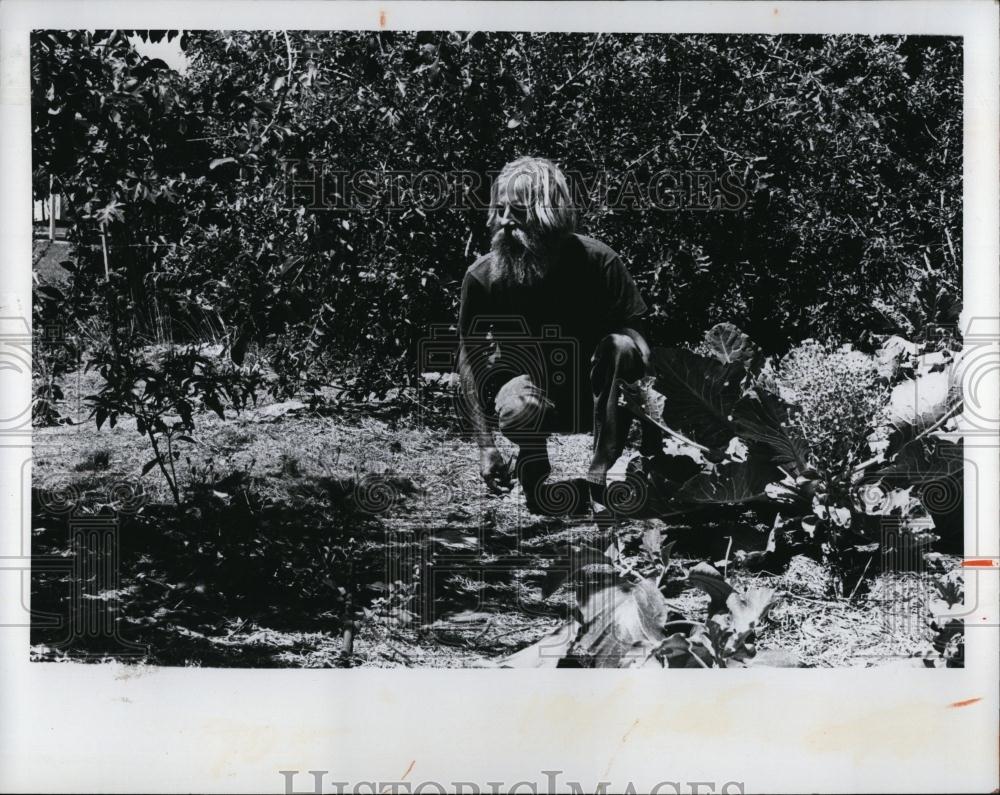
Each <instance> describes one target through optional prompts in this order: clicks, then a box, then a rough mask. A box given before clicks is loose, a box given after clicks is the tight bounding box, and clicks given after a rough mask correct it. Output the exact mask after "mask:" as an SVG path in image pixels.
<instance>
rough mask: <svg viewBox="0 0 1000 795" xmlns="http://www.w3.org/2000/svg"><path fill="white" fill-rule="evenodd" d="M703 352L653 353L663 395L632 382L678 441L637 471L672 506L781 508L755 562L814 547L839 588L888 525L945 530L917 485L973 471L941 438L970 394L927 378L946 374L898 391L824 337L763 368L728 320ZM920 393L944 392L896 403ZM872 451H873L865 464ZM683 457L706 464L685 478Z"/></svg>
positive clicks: (909, 531)
mask: <svg viewBox="0 0 1000 795" xmlns="http://www.w3.org/2000/svg"><path fill="white" fill-rule="evenodd" d="M702 350H703V351H704V353H705V355H701V354H697V353H692V352H691V351H686V350H682V349H677V350H657V351H654V354H653V362H654V365H655V367H656V373H657V375H656V379H655V381H654V383H653V385H652V388H651V391H652V393H653V395H652V397H650V389H648V388H647V389H646V390H645V394H643V391H642V390H638V389H636V388H630V387H628V386H627V385H623V387H622V400H623V402H624V404H625V405H626V406H628V407H629V408H630V409H631V410H632V411H633V413H635V414H636V415H637V416H638V417H639V418H640V420H641V421H643V422H646V423H650V424H652V425H655V426H657V427H659V428H660V429H661V430H662V431H664V432H665V434H666V435H667V437H668V440H669V441H668V446H669V451H670V454H669V455H668V454H667V453H666V452H665V453H664V454H662V455H661V454H657V455H654V456H647V457H645V458H644V459H643V460H642V461H641V465H637V466H636V467H634V471H636V472H639V471H641V472H642V473H643V474H644V475H645V477H646V483H647V487H648V488H649V490H650V491H651V492H653V494H654V496H655V497H656V498H657V499H658V500H659V502H658V505H659V507H660V510H661V511H662V512H664V513H683V512H685V511H692V510H696V509H698V508H702V507H706V506H720V505H727V504H730V505H733V504H749V505H758V506H759V507H760V508H761V509H762V510H768V509H769V510H771V511H772V512H773V513H774V514H775V520H774V528H773V530H772V532H771V536H770V538H769V539H768V545H767V549H766V550H765V551H764V552H762V553H751V554H750V555H749V556H747V560H748V561H749V562H752V563H756V564H757V565H765V562H767V561H769V562H775V563H776V562H777V560H776V559H781V558H784V559H786V560H787V559H788V557H789V556H790V555H791V554H794V553H795V552H797V551H811V552H812V553H813V554H814V555H817V556H819V557H822V558H823V559H825V560H827V561H828V562H830V563H831V564H832V565H833V567H834V569H835V572H836V574H837V575H838V577H837V578H835V584H837V585H839V586H840V587H842V586H843V585H844V578H845V577H846V576H847V575H848V574H849V573H850V572H851V571H853V570H854V569H855V565H856V563H857V562H858V561H859V560H860V559H862V558H864V557H865V556H867V559H868V560H869V561H870V558H871V556H872V554H874V553H875V552H876V551H877V550H879V547H880V544H881V542H882V540H883V533H882V529H883V527H884V526H885V524H886V523H887V522H888V523H892V524H893V526H894V527H898V528H899V529H900V531H901V532H900V534H899V540H898V541H897V542H894V543H901V544H907V543H912V544H917V545H920V544H925V543H927V542H928V541H929V540H932V539H933V538H934V536H933V533H932V532H931V531H932V530H933V526H934V525H933V521H932V520H931V519H930V516H929V514H928V512H927V510H926V509H925V508H924V506H923V505H922V503H921V500H920V498H919V496H918V495H917V494H915V493H914V488H915V487H919V486H923V485H924V484H927V483H929V482H934V481H936V480H941V479H942V478H954V477H955V476H956V474H957V471H958V470H959V469H960V466H961V457H960V456H958V455H957V454H956V452H955V449H954V448H955V447H956V445H955V443H954V442H953V441H951V440H949V439H948V438H946V437H945V436H943V435H942V433H941V431H942V429H943V428H944V427H945V426H946V425H947V423H948V422H949V421H951V420H952V419H953V418H954V417H955V416H956V415H957V413H958V411H959V410H960V407H961V402H960V400H959V398H958V396H957V395H955V393H954V392H953V391H951V390H948V389H947V388H946V389H945V390H944V392H943V393H941V392H940V390H933V389H931V387H932V386H933V385H932V384H922V383H920V382H919V381H920V379H921V378H922V377H924V376H927V377H930V376H932V375H936V374H934V373H923V372H922V371H921V372H919V373H918V374H917V375H916V376H915V377H914V378H904V379H902V380H901V381H900V383H898V384H897V385H896V387H895V388H894V389H892V390H890V388H889V381H888V380H887V379H886V378H885V377H884V376H882V375H880V374H879V372H878V369H877V365H876V359H875V358H874V357H869V356H867V355H865V354H860V353H859V352H857V351H853V350H850V349H844V348H840V349H834V350H828V349H825V348H823V347H822V346H819V345H818V344H816V343H808V344H806V345H804V346H803V347H802V348H800V349H798V350H797V351H793V352H792V353H791V354H790V355H789V357H788V362H787V363H786V362H779V363H778V364H777V366H775V365H773V364H771V363H765V364H761V363H760V359H759V357H756V356H755V355H754V349H753V346H752V343H750V341H749V339H747V338H746V337H745V335H742V334H741V333H740V332H739V331H738V330H737V329H735V328H734V327H731V326H728V325H727V324H723V327H722V328H720V327H716V328H714V329H712V330H711V331H710V332H709V333H708V334H707V335H706V338H705V342H704V344H703V347H702ZM915 393H919V394H921V395H925V394H927V393H930V394H931V395H933V396H934V398H933V399H930V400H924V399H922V400H921V401H920V410H919V411H917V410H916V409H913V407H909V408H910V409H912V410H907V406H906V405H899V404H900V403H901V401H900V400H896V401H895V402H894V397H899V396H905V395H909V394H915ZM902 402H903V403H905V401H902ZM651 409H654V410H655V413H653V412H652V411H651ZM866 448H867V453H868V454H869V457H868V458H867V459H866V460H859V459H860V458H862V456H863V455H864V454H865V451H866ZM678 453H680V455H681V456H686V457H687V458H688V460H689V463H690V464H691V465H695V464H697V470H698V471H697V472H696V473H695V474H693V475H691V474H689V472H690V470H688V472H685V474H684V478H685V479H683V480H681V481H679V482H678V480H674V479H671V478H670V476H669V475H670V474H671V473H672V472H673V473H676V472H678V471H683V470H679V469H678V468H677V466H676V464H674V462H673V460H672V459H675V458H677V457H678ZM872 453H874V454H873V455H872ZM671 466H672V469H671ZM653 473H659V476H658V477H657V476H655V475H654V474H653Z"/></svg>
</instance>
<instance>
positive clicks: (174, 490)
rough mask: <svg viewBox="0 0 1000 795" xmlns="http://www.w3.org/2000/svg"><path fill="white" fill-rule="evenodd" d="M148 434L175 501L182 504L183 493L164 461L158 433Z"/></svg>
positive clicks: (150, 432)
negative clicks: (157, 438)
mask: <svg viewBox="0 0 1000 795" xmlns="http://www.w3.org/2000/svg"><path fill="white" fill-rule="evenodd" d="M146 435H147V436H148V437H149V441H150V442H151V443H152V445H153V455H155V456H156V463H157V464H159V465H160V471H161V472H162V473H163V477H164V478H166V481H167V485H168V486H169V487H170V493H171V494H172V495H173V498H174V502H175V503H177V505H180V504H181V495H180V492H178V491H177V484H176V483H175V482H174V481H173V480H172V479H171V477H170V473H169V472H168V471H167V467H166V466H165V465H164V463H163V454H162V453H161V452H160V446H159V445H158V444H157V443H156V435H155V434H154V433H153V432H152V431H151V430H149V431H147V432H146Z"/></svg>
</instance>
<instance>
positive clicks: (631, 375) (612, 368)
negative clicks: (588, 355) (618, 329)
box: [592, 334, 645, 386]
mask: <svg viewBox="0 0 1000 795" xmlns="http://www.w3.org/2000/svg"><path fill="white" fill-rule="evenodd" d="M644 371H645V365H644V364H643V361H642V351H641V350H640V349H639V345H638V343H637V342H636V341H635V340H634V339H632V337H630V336H629V335H628V334H608V335H607V336H606V337H604V338H603V339H602V340H601V341H600V342H599V343H598V344H597V349H596V350H595V351H594V356H593V373H592V374H593V376H594V377H595V379H599V378H600V376H601V374H607V375H609V376H610V375H611V374H612V373H615V372H617V373H618V376H619V377H620V378H624V379H625V380H628V381H634V380H636V379H638V378H641V377H642V375H643V374H644ZM595 386H596V384H595Z"/></svg>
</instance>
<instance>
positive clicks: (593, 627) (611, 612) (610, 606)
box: [573, 580, 667, 668]
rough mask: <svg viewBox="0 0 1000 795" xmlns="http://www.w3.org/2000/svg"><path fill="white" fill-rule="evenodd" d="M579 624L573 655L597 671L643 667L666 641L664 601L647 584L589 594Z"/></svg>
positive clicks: (625, 585) (623, 585)
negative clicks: (579, 631)
mask: <svg viewBox="0 0 1000 795" xmlns="http://www.w3.org/2000/svg"><path fill="white" fill-rule="evenodd" d="M580 620H581V623H582V631H581V633H580V636H579V638H578V639H577V641H576V643H575V644H574V646H573V653H574V655H579V656H583V657H584V658H587V659H590V660H592V662H593V664H594V665H595V666H596V667H598V668H627V667H632V666H636V665H642V664H644V663H645V662H646V661H647V660H648V659H649V657H650V656H651V655H652V654H653V652H654V651H655V650H656V648H657V647H658V646H659V645H660V644H661V643H662V642H663V641H664V640H665V639H666V637H667V635H666V632H665V631H664V629H663V627H664V624H665V623H666V622H667V605H666V601H665V600H664V598H663V595H662V594H661V593H660V591H659V589H658V588H657V587H656V585H655V584H654V583H653V582H652V581H650V580H641V581H640V582H639V583H636V584H632V583H621V584H618V585H614V586H610V587H607V588H601V589H599V590H596V591H593V592H591V593H590V594H589V595H588V596H587V598H586V599H585V600H584V601H583V603H582V604H581V606H580Z"/></svg>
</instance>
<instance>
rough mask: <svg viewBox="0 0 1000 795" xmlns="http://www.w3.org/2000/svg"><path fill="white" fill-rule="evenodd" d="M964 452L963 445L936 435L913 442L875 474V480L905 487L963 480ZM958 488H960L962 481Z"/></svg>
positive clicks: (907, 444) (902, 448) (906, 445)
mask: <svg viewBox="0 0 1000 795" xmlns="http://www.w3.org/2000/svg"><path fill="white" fill-rule="evenodd" d="M962 451H963V446H962V445H961V444H959V443H956V442H952V441H949V440H947V439H941V438H938V437H934V436H926V437H924V438H923V439H914V440H913V441H910V442H907V443H906V444H905V445H903V446H902V447H901V448H900V450H899V452H898V453H896V455H895V457H894V458H893V460H892V462H891V463H890V464H889V465H888V466H886V467H883V468H882V469H880V470H878V471H877V472H875V473H873V477H875V478H882V479H884V480H885V481H887V482H890V483H893V484H899V485H902V486H907V485H920V484H922V483H929V482H931V481H935V480H944V479H947V478H955V477H958V478H961V473H962V468H963V466H964V463H965V459H964V456H963V452H962ZM958 485H959V487H961V482H959V484H958Z"/></svg>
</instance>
